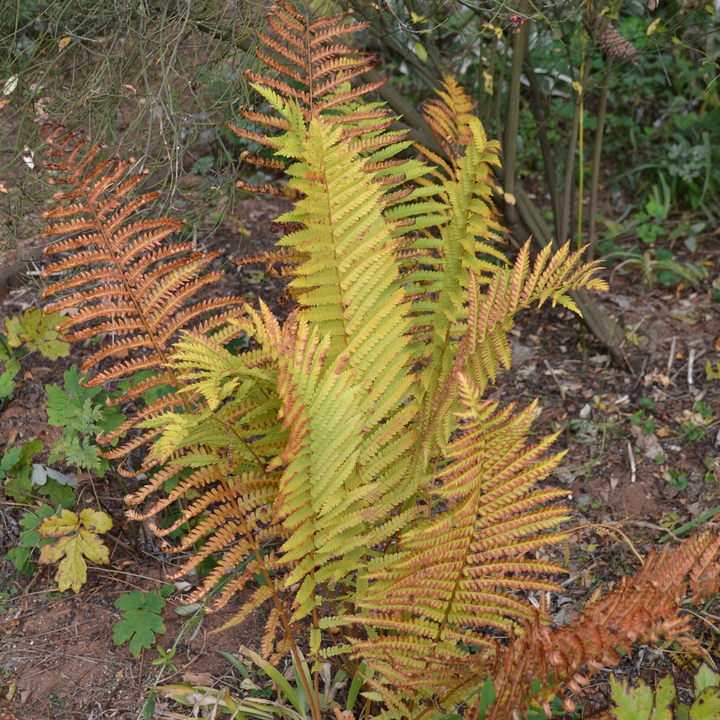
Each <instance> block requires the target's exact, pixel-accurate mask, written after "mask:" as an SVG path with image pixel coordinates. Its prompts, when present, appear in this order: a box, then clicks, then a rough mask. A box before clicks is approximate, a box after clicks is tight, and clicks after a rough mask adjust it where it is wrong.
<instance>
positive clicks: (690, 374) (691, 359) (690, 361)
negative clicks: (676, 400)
mask: <svg viewBox="0 0 720 720" xmlns="http://www.w3.org/2000/svg"><path fill="white" fill-rule="evenodd" d="M694 365H695V348H690V357H689V358H688V374H687V380H688V388H689V390H690V392H693V390H694V389H695V383H694V381H693V366H694Z"/></svg>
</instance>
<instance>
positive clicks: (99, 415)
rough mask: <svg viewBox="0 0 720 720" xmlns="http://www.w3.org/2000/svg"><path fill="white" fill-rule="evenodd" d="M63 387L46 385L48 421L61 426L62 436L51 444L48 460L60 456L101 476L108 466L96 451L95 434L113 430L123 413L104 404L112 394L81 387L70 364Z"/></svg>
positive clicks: (51, 460) (74, 367)
mask: <svg viewBox="0 0 720 720" xmlns="http://www.w3.org/2000/svg"><path fill="white" fill-rule="evenodd" d="M64 380H65V382H64V385H65V389H64V390H63V389H62V388H60V387H58V386H57V385H46V386H45V390H46V391H47V393H48V404H47V413H48V422H49V423H50V424H51V425H55V426H56V427H59V428H62V429H63V430H62V437H61V438H60V439H59V440H58V441H57V442H56V443H55V444H54V445H53V447H52V450H51V454H50V462H54V461H55V460H59V459H64V460H65V461H66V462H67V463H68V464H69V465H74V466H76V467H78V468H84V469H86V470H91V471H92V472H94V473H97V474H98V475H103V474H104V473H105V472H106V471H107V470H108V468H109V467H110V465H109V463H108V461H107V460H106V459H105V458H104V457H103V456H102V455H101V454H100V446H99V445H98V443H97V441H96V439H95V438H96V437H97V436H98V435H99V434H104V433H110V432H113V431H114V430H117V429H118V428H119V427H120V426H121V425H122V424H123V422H125V415H123V413H121V412H120V411H119V410H118V409H117V408H116V407H109V406H108V405H107V404H106V401H107V400H108V399H111V398H112V397H114V396H115V394H113V395H108V394H107V393H103V392H100V388H99V387H93V388H87V387H83V385H82V382H83V380H84V378H83V377H82V376H81V375H80V372H79V371H78V369H77V367H76V366H75V365H73V366H72V367H71V368H70V369H69V370H67V371H66V372H65V375H64Z"/></svg>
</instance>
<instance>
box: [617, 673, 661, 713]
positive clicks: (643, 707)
mask: <svg viewBox="0 0 720 720" xmlns="http://www.w3.org/2000/svg"><path fill="white" fill-rule="evenodd" d="M610 688H611V693H612V699H613V701H614V702H615V704H616V706H617V707H614V708H613V709H612V710H611V711H610V712H611V715H612V717H614V718H616V720H650V715H651V713H652V711H653V707H654V704H655V703H654V697H653V691H652V690H651V689H650V688H649V687H648V685H646V684H645V683H644V682H643V681H642V680H640V681H639V682H638V684H637V686H636V687H634V688H631V687H630V683H627V682H620V683H618V682H617V680H616V679H615V675H611V676H610Z"/></svg>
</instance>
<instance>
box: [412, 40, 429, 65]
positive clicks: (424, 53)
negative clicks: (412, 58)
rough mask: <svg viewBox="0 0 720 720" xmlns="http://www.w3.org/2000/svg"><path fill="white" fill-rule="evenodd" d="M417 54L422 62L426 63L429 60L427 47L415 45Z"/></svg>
mask: <svg viewBox="0 0 720 720" xmlns="http://www.w3.org/2000/svg"><path fill="white" fill-rule="evenodd" d="M415 54H416V55H417V56H418V59H419V60H420V62H425V61H426V60H427V59H428V54H427V50H426V49H425V46H424V45H423V44H422V43H420V42H416V43H415Z"/></svg>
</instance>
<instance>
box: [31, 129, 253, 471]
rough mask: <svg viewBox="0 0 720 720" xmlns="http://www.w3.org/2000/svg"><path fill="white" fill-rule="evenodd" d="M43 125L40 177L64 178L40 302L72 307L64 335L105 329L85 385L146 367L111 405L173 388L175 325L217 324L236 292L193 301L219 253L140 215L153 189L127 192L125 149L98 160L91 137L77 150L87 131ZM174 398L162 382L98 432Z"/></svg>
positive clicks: (120, 453) (123, 429)
mask: <svg viewBox="0 0 720 720" xmlns="http://www.w3.org/2000/svg"><path fill="white" fill-rule="evenodd" d="M42 134H43V137H44V140H45V142H46V144H47V147H48V151H47V155H48V156H49V157H50V158H51V159H52V160H53V162H50V163H46V164H45V167H46V169H47V170H49V171H51V172H52V173H53V177H52V178H51V179H50V180H49V181H48V182H49V183H50V184H53V185H61V186H66V187H68V188H69V189H67V190H59V191H58V192H56V193H55V195H54V196H53V198H54V200H55V201H56V203H57V207H55V208H54V209H53V210H50V211H49V212H46V213H44V217H45V218H46V219H48V220H51V221H58V222H53V223H52V224H50V225H49V227H47V228H46V229H45V230H44V232H43V234H44V235H45V236H46V237H50V238H58V237H59V238H60V239H56V240H54V241H53V242H51V243H50V244H49V245H48V246H47V247H45V248H44V250H43V252H44V253H45V254H46V255H58V254H59V255H61V257H60V258H59V259H57V260H55V261H54V262H53V263H51V264H50V265H49V266H48V267H47V268H46V269H45V271H44V277H46V278H47V277H54V276H59V277H58V278H57V279H55V280H54V281H53V282H52V283H50V284H49V285H48V287H47V288H46V289H45V291H44V293H43V296H44V297H46V298H47V297H51V296H56V299H55V302H54V303H52V304H51V305H48V306H46V307H45V311H46V312H48V313H52V312H57V311H60V310H68V309H77V312H74V313H72V314H70V315H69V316H68V317H66V319H65V320H64V321H63V322H62V323H61V324H60V325H59V326H58V330H59V332H61V333H63V334H64V335H65V339H66V340H67V341H68V342H77V341H79V340H84V339H87V338H92V337H97V336H98V335H104V334H107V335H109V336H110V337H111V338H112V339H111V341H110V342H109V343H105V344H103V346H102V347H101V349H99V350H98V351H97V352H95V353H94V354H93V355H91V356H90V357H89V358H88V359H87V360H86V361H85V363H84V364H83V366H82V373H83V374H85V373H87V372H88V371H89V370H91V369H92V368H96V367H98V366H99V372H98V373H97V374H95V376H94V377H93V378H92V379H91V380H90V381H89V382H88V387H96V386H99V385H102V384H104V383H106V382H108V381H111V380H123V379H131V378H133V377H134V376H135V375H136V374H137V373H139V372H140V371H146V375H147V376H146V377H145V378H144V379H143V380H142V381H140V382H136V383H134V384H132V385H131V386H130V387H129V389H127V390H126V391H125V392H124V393H122V394H121V395H120V396H119V397H117V398H116V399H115V400H114V401H113V405H120V404H123V403H126V402H128V401H131V400H136V399H137V398H138V397H139V396H140V395H141V393H144V392H147V391H148V390H151V389H152V388H157V387H165V386H167V387H169V388H172V389H173V390H178V389H179V387H180V386H179V384H178V382H177V378H176V377H175V375H174V374H173V372H172V370H168V369H167V364H168V349H169V348H170V347H172V343H173V341H174V340H175V339H176V337H177V335H178V333H179V331H180V330H186V329H189V328H191V327H193V326H194V325H196V324H198V323H199V322H201V321H202V322H203V323H204V328H205V330H206V331H208V330H210V329H214V328H218V327H222V326H223V325H226V324H227V318H228V317H229V316H230V315H231V314H232V310H231V308H233V307H235V306H237V305H238V303H239V302H240V299H239V298H233V297H218V298H215V299H212V300H203V301H196V302H193V298H194V296H195V295H196V294H197V293H198V291H199V290H200V289H201V288H202V287H204V286H206V285H208V284H210V283H214V282H217V281H218V280H219V279H220V277H221V275H222V273H220V272H217V271H209V272H203V270H204V269H205V268H206V267H207V265H208V264H209V263H210V262H211V261H212V260H214V259H215V258H216V257H217V256H218V253H200V252H195V251H194V244H193V243H192V242H187V241H186V242H167V241H166V240H167V238H169V237H170V236H171V235H173V234H174V233H176V232H178V231H179V230H180V229H181V228H182V227H183V224H184V223H182V222H179V221H176V220H171V219H170V218H158V219H142V217H141V215H140V213H141V211H142V209H143V208H145V207H146V206H148V205H149V204H150V203H152V202H153V201H154V200H155V199H157V197H158V193H155V192H146V193H143V194H142V195H139V196H138V197H136V198H134V199H130V197H129V195H130V193H131V191H132V190H133V189H134V188H135V187H136V186H137V185H138V184H139V183H140V182H142V181H143V180H144V178H145V176H146V175H147V171H143V172H140V173H137V174H133V173H132V172H131V168H132V165H133V162H134V161H133V160H132V159H131V160H119V159H117V158H108V159H105V160H102V161H99V162H97V161H96V160H97V158H98V155H99V153H100V152H101V150H102V149H103V148H102V146H101V145H94V146H91V147H89V148H88V149H87V151H86V152H85V153H84V155H83V152H84V151H85V149H86V145H87V140H86V139H85V138H83V137H82V136H80V135H79V134H78V133H72V132H68V131H67V130H66V129H65V128H64V127H63V126H61V125H47V124H46V125H44V126H43V127H42ZM58 296H59V297H58ZM228 339H229V338H228ZM108 361H111V362H108ZM179 402H181V400H180V398H179V397H177V396H176V394H175V393H174V392H170V393H169V394H167V395H166V396H165V397H164V398H162V399H160V400H157V401H156V402H155V403H154V404H153V405H152V406H151V407H150V408H147V409H145V410H142V411H141V412H140V413H139V415H137V416H135V417H132V418H131V419H130V420H128V422H126V423H124V424H123V425H121V426H120V427H119V428H117V429H116V430H114V431H113V432H110V433H108V434H106V436H105V437H104V439H103V441H104V442H105V443H111V442H113V441H114V440H117V439H118V438H120V437H122V436H123V435H125V434H126V433H128V432H129V431H131V430H132V429H133V428H135V427H136V426H137V423H138V421H139V420H140V419H143V418H144V417H146V416H148V415H150V414H152V413H157V412H159V411H160V410H161V409H162V408H167V407H174V406H175V405H176V404H178V403H179ZM149 437H150V436H149V435H147V434H145V435H144V436H140V437H131V439H130V440H128V441H126V442H125V443H124V444H122V445H121V446H120V447H119V448H117V449H115V450H113V451H111V452H109V453H107V455H106V457H108V458H113V459H117V458H123V457H126V456H127V455H128V454H129V453H130V452H131V451H132V450H135V449H137V448H138V447H140V446H141V445H142V444H143V443H144V442H146V441H147V440H148V439H149ZM121 472H123V470H122V469H121ZM126 472H127V471H126ZM129 474H134V473H132V472H129Z"/></svg>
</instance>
